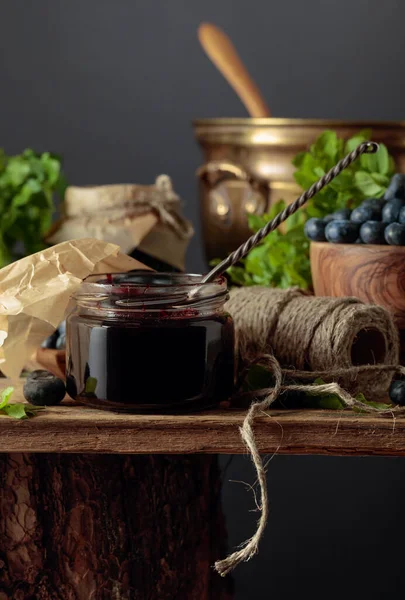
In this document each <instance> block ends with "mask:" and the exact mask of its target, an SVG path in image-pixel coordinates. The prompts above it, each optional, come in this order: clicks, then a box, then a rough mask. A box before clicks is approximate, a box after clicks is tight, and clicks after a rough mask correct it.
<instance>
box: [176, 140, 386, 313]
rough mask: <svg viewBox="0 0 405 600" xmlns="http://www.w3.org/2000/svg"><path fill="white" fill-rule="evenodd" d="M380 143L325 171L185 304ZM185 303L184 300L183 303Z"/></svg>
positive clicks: (187, 299)
mask: <svg viewBox="0 0 405 600" xmlns="http://www.w3.org/2000/svg"><path fill="white" fill-rule="evenodd" d="M378 147H379V146H378V144H377V143H376V142H363V143H362V144H360V145H359V146H357V148H355V149H354V150H353V151H352V152H350V154H348V155H347V156H345V157H344V158H342V160H340V161H339V162H338V163H337V164H336V165H335V166H334V167H333V168H332V169H330V171H328V172H327V173H325V175H324V176H323V177H321V179H319V181H317V182H316V183H314V184H313V185H311V187H310V188H309V189H308V190H307V191H306V192H304V193H303V194H301V196H300V197H299V198H297V200H295V201H294V202H293V203H292V204H289V205H288V206H287V207H286V208H285V209H284V210H283V211H281V212H280V213H279V214H278V215H276V216H275V217H274V219H272V220H271V221H269V222H268V223H267V224H266V225H265V226H264V227H262V229H259V231H258V232H257V233H255V234H254V235H252V236H251V237H250V238H249V239H248V240H247V241H246V242H245V243H244V244H242V245H241V246H239V248H237V249H236V250H235V251H234V252H232V253H231V254H229V256H227V258H225V259H224V260H223V261H222V262H220V263H219V264H218V265H216V266H215V267H214V268H213V269H212V270H211V271H210V272H209V273H207V275H205V276H204V277H203V278H202V279H201V282H200V283H199V284H197V285H196V287H193V288H192V289H191V290H190V291H189V293H188V295H187V297H185V299H184V304H190V303H193V302H196V301H198V291H199V290H200V289H201V286H204V285H205V284H207V283H209V282H211V281H213V280H214V279H216V278H217V277H219V276H220V275H222V274H223V273H224V272H225V271H226V270H227V269H229V267H231V266H232V265H234V264H235V263H237V262H239V261H240V260H241V258H243V257H244V256H246V254H248V252H249V251H250V250H251V249H252V248H254V247H255V246H257V245H258V244H259V243H260V242H261V241H262V239H263V238H265V237H266V236H267V235H268V234H269V233H271V232H272V231H274V229H276V228H277V227H278V226H279V225H281V223H283V222H284V221H285V220H286V219H288V217H289V216H291V215H292V214H294V213H295V212H296V211H297V210H298V209H299V208H301V207H302V206H303V205H304V204H305V203H306V202H308V200H310V199H311V198H313V197H314V196H315V194H317V193H318V192H320V191H321V190H322V189H323V188H324V187H325V186H326V185H328V183H330V182H331V181H332V179H335V177H337V176H338V175H339V174H340V173H341V172H342V171H344V169H346V168H347V167H348V166H349V165H351V164H352V163H353V162H354V161H355V160H357V158H358V157H359V156H361V155H362V154H364V153H367V154H374V153H375V152H377V150H378ZM181 304H183V302H182V303H181Z"/></svg>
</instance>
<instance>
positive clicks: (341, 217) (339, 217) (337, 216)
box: [331, 208, 352, 221]
mask: <svg viewBox="0 0 405 600" xmlns="http://www.w3.org/2000/svg"><path fill="white" fill-rule="evenodd" d="M351 214H352V211H351V210H350V208H341V209H340V210H335V212H334V213H332V214H331V217H332V220H335V221H348V220H349V219H350V216H351Z"/></svg>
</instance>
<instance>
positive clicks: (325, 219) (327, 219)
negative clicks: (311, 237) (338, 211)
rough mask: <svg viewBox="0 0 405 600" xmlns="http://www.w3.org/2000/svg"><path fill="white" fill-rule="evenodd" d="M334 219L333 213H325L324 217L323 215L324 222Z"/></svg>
mask: <svg viewBox="0 0 405 600" xmlns="http://www.w3.org/2000/svg"><path fill="white" fill-rule="evenodd" d="M334 219H335V217H334V213H332V214H330V215H326V217H323V221H324V223H325V224H326V223H330V222H331V221H333V220H334Z"/></svg>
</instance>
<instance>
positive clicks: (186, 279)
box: [73, 269, 228, 312]
mask: <svg viewBox="0 0 405 600" xmlns="http://www.w3.org/2000/svg"><path fill="white" fill-rule="evenodd" d="M203 277H204V275H201V274H197V273H172V272H170V273H166V272H163V273H162V272H157V271H149V270H144V269H140V270H133V271H129V272H126V273H112V274H111V273H100V274H97V275H90V276H88V277H87V278H86V279H84V280H83V282H82V283H81V285H80V286H79V288H78V290H76V292H75V294H74V296H73V298H74V299H75V300H76V302H77V303H78V304H80V305H82V306H83V305H85V306H91V305H95V304H96V303H97V306H98V308H99V309H103V308H105V309H106V310H110V311H118V312H121V311H128V310H135V311H136V310H141V311H145V310H147V311H156V310H159V309H160V308H161V309H162V308H164V309H168V310H175V311H176V310H179V309H180V310H181V309H184V308H186V306H190V305H192V306H193V307H195V308H202V307H215V306H221V305H223V304H224V302H226V300H227V299H228V285H227V279H226V277H225V276H224V275H220V276H218V277H217V278H216V279H215V280H214V281H211V282H204V283H202V279H203ZM193 288H196V290H197V293H195V294H192V295H190V292H191V290H192V289H193ZM100 303H101V304H100Z"/></svg>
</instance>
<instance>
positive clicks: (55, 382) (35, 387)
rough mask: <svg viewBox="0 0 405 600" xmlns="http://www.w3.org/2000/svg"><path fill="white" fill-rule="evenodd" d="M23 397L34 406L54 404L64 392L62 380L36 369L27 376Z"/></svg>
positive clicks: (60, 399)
mask: <svg viewBox="0 0 405 600" xmlns="http://www.w3.org/2000/svg"><path fill="white" fill-rule="evenodd" d="M23 392H24V398H25V399H26V400H27V401H28V402H31V404H35V405H36V406H54V405H55V404H59V402H61V401H62V400H63V398H64V397H65V394H66V387H65V384H64V382H63V381H62V380H61V379H59V377H56V375H53V373H50V372H49V371H43V370H41V369H38V370H37V371H32V373H30V374H29V375H28V376H27V379H26V382H25V384H24V388H23Z"/></svg>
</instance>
